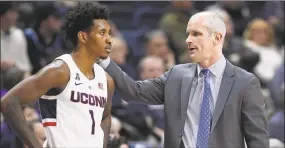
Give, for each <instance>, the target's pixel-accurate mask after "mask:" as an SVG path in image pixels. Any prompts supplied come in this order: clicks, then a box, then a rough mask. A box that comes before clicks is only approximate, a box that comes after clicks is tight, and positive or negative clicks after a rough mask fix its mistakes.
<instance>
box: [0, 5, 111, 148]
mask: <svg viewBox="0 0 285 148" xmlns="http://www.w3.org/2000/svg"><path fill="white" fill-rule="evenodd" d="M108 17H109V12H108V10H107V9H106V8H105V7H103V6H101V5H98V4H92V3H85V4H79V5H77V6H76V7H75V8H73V9H72V10H70V12H68V13H67V15H66V25H65V26H64V29H65V32H66V35H67V37H68V39H69V40H70V41H71V42H72V43H73V44H74V50H73V52H72V53H71V54H65V55H62V56H60V57H58V58H56V59H55V60H54V61H53V62H52V63H51V64H49V65H47V66H46V67H44V68H43V69H41V70H40V71H39V72H38V73H37V74H35V75H33V76H31V77H29V78H27V79H25V80H23V81H22V82H20V83H19V84H18V85H17V86H15V87H14V88H13V89H11V90H10V91H9V92H8V93H7V94H6V95H5V96H4V97H3V98H2V99H1V111H2V113H3V115H4V118H5V120H6V122H7V123H8V124H9V125H10V126H11V128H12V129H13V131H14V132H15V133H16V134H17V136H18V137H19V138H20V139H21V140H22V141H23V142H24V143H25V144H26V145H27V146H28V147H29V148H40V147H42V146H41V145H40V144H39V142H38V141H37V139H36V137H35V136H34V134H33V133H32V131H31V130H30V128H29V127H28V124H27V122H26V120H25V118H24V116H23V112H22V110H21V105H22V104H27V103H32V102H35V101H36V100H38V98H40V99H39V105H40V110H41V117H42V122H43V126H44V129H45V134H46V137H47V143H48V147H68V148H73V147H74V148H75V147H76V148H79V147H81V148H83V147H84V148H87V147H88V148H90V147H92V148H102V147H107V143H108V135H109V131H110V126H111V98H112V96H113V92H114V82H113V80H112V78H111V77H110V76H109V75H108V74H107V73H105V71H104V70H103V69H102V68H101V67H100V66H99V65H97V64H95V61H96V59H98V58H103V59H105V58H107V56H108V54H109V53H110V50H111V36H110V34H111V30H110V25H109V23H108ZM58 89H60V92H58V93H55V91H52V90H58Z"/></svg>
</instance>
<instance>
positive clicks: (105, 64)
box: [98, 57, 111, 70]
mask: <svg viewBox="0 0 285 148" xmlns="http://www.w3.org/2000/svg"><path fill="white" fill-rule="evenodd" d="M110 61H111V59H110V57H108V58H106V59H104V60H100V61H99V62H98V63H99V65H100V66H101V67H102V68H103V69H104V70H105V69H107V67H108V66H109V64H110Z"/></svg>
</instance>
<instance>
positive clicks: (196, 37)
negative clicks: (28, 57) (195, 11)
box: [186, 20, 214, 62]
mask: <svg viewBox="0 0 285 148" xmlns="http://www.w3.org/2000/svg"><path fill="white" fill-rule="evenodd" d="M186 33H187V34H188V37H187V39H186V43H187V45H188V50H189V55H190V58H191V60H192V61H193V62H202V61H204V60H208V59H210V58H211V57H212V55H213V54H214V52H213V50H214V49H213V47H214V37H213V35H212V33H210V32H209V30H208V28H207V27H205V26H204V25H203V24H202V22H201V21H200V20H195V21H191V20H190V21H189V22H188V25H187V30H186Z"/></svg>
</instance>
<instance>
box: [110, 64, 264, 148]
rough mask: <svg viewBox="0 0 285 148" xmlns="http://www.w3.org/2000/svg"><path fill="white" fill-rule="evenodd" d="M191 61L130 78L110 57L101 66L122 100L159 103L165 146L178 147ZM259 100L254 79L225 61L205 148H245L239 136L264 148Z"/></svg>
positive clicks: (193, 71)
mask: <svg viewBox="0 0 285 148" xmlns="http://www.w3.org/2000/svg"><path fill="white" fill-rule="evenodd" d="M196 67H197V65H196V64H181V65H176V66H174V67H173V68H172V69H171V70H169V71H168V72H166V73H165V74H164V75H162V76H161V77H159V78H156V79H149V80H145V81H134V80H133V79H131V78H130V77H129V76H127V75H126V74H125V73H124V72H123V71H122V70H121V69H120V68H119V67H118V66H117V65H116V64H115V63H114V62H113V61H111V62H110V64H109V65H108V67H107V68H106V72H107V73H108V74H109V75H110V76H111V77H112V78H113V79H114V82H115V85H116V90H117V91H119V92H120V93H121V95H122V96H123V98H132V99H133V100H126V101H129V102H132V101H135V102H143V103H146V104H164V108H165V140H164V147H165V148H179V147H183V146H181V145H183V142H182V133H183V129H184V124H185V118H186V113H187V107H188V102H189V97H190V95H192V92H191V85H193V84H192V83H193V82H195V81H193V80H194V79H196V73H197V72H196V69H197V68H196ZM196 82H197V81H196ZM124 96H126V97H124ZM264 106H265V100H264V97H263V96H262V94H261V87H260V83H259V80H258V79H257V78H256V77H255V76H254V75H253V74H251V73H248V72H246V71H244V70H242V69H240V68H238V67H236V66H234V65H232V64H231V63H230V62H228V61H227V64H226V68H225V72H224V74H223V78H222V83H221V87H220V90H219V94H218V98H217V102H216V107H215V110H214V113H213V120H212V127H211V134H210V140H209V148H244V147H245V144H244V138H245V141H246V143H247V147H248V148H269V134H268V128H267V119H266V117H265V109H264Z"/></svg>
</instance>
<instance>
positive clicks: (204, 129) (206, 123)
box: [196, 69, 212, 148]
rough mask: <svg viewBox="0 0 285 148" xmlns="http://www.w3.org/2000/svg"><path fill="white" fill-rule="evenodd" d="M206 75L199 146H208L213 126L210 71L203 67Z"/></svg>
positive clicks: (204, 147) (198, 137) (205, 147)
mask: <svg viewBox="0 0 285 148" xmlns="http://www.w3.org/2000/svg"><path fill="white" fill-rule="evenodd" d="M201 72H202V73H203V77H204V94H203V102H202V106H201V112H200V122H199V129H198V134H197V143H196V147H197V148H208V147H209V146H208V141H209V135H210V127H211V117H212V115H211V110H210V97H211V88H210V76H209V74H210V71H209V70H208V69H203V70H202V71H201Z"/></svg>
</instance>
